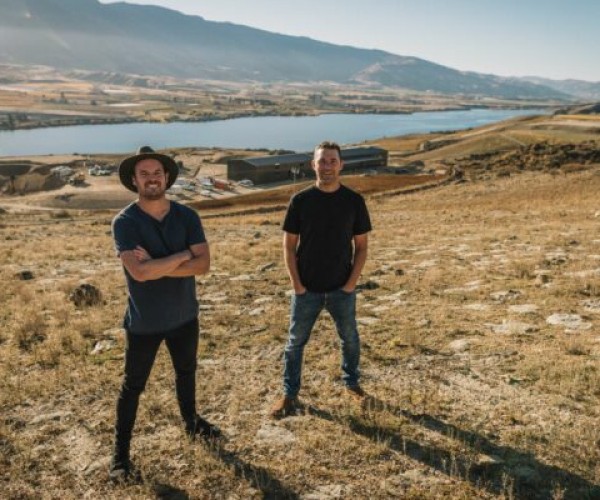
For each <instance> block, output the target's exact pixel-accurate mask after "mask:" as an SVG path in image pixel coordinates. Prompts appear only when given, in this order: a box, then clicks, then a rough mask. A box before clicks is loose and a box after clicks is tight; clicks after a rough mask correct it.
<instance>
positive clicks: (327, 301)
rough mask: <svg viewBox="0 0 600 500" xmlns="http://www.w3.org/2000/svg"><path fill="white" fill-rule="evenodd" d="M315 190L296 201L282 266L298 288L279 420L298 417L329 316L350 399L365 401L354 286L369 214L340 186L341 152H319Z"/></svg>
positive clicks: (324, 146) (329, 145)
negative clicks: (313, 347) (312, 351)
mask: <svg viewBox="0 0 600 500" xmlns="http://www.w3.org/2000/svg"><path fill="white" fill-rule="evenodd" d="M312 167H313V169H314V171H315V173H316V176H317V182H316V184H315V186H313V187H310V188H308V189H306V190H304V191H301V192H300V193H297V194H296V195H294V196H293V197H292V199H291V200H290V204H289V207H288V210H287V214H286V217H285V221H284V223H283V230H284V243H283V246H284V260H285V264H286V267H287V270H288V274H289V276H290V280H291V282H292V286H293V288H294V295H293V297H292V304H291V314H290V328H289V338H288V342H287V344H286V346H285V354H284V376H283V392H284V395H283V397H282V398H280V399H279V400H278V401H277V402H276V403H275V404H274V405H273V407H272V408H271V416H272V417H274V418H281V417H284V416H286V415H289V414H292V413H294V412H295V408H296V405H297V396H298V392H299V391H300V385H301V373H302V356H303V352H304V346H305V345H306V343H307V342H308V340H309V338H310V333H311V331H312V328H313V326H314V324H315V321H316V320H317V317H318V316H319V314H320V313H321V311H322V310H323V309H325V310H327V311H328V312H329V313H330V314H331V317H332V318H333V320H334V322H335V326H336V329H337V332H338V335H339V337H340V340H341V347H342V371H343V381H344V384H345V386H346V391H347V393H348V394H349V395H350V396H352V397H353V398H354V399H356V400H362V398H363V397H364V396H365V394H364V391H363V390H362V388H361V387H360V385H359V376H360V374H359V369H358V365H359V359H360V339H359V336H358V330H357V327H356V292H355V289H356V283H357V282H358V279H359V277H360V274H361V272H362V269H363V267H364V265H365V261H366V259H367V242H368V233H369V231H370V230H371V221H370V219H369V212H368V211H367V207H366V204H365V201H364V199H363V197H362V196H361V195H360V194H358V193H356V192H354V191H352V190H351V189H349V188H347V187H346V186H343V185H342V184H341V183H340V172H341V170H342V168H343V162H342V160H341V156H340V147H339V146H338V145H337V144H336V143H333V142H322V143H321V144H319V145H318V146H317V147H316V148H315V153H314V160H313V161H312Z"/></svg>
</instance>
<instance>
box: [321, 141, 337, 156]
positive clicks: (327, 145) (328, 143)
mask: <svg viewBox="0 0 600 500" xmlns="http://www.w3.org/2000/svg"><path fill="white" fill-rule="evenodd" d="M319 149H335V150H336V151H337V152H338V155H339V157H340V158H341V157H342V149H341V148H340V145H339V144H338V143H337V142H333V141H323V142H322V143H321V144H319V145H318V146H317V147H316V148H315V153H316V152H317V151H318V150H319Z"/></svg>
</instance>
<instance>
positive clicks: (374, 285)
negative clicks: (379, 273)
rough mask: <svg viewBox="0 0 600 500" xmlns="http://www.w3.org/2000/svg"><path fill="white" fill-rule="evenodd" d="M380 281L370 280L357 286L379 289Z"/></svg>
mask: <svg viewBox="0 0 600 500" xmlns="http://www.w3.org/2000/svg"><path fill="white" fill-rule="evenodd" d="M378 288H379V283H377V282H376V281H372V280H368V281H367V282H366V283H361V284H360V285H358V286H357V287H356V289H357V290H377V289H378Z"/></svg>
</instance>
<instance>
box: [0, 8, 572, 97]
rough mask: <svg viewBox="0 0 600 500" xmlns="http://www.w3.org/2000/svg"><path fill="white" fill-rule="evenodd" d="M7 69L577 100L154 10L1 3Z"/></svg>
mask: <svg viewBox="0 0 600 500" xmlns="http://www.w3.org/2000/svg"><path fill="white" fill-rule="evenodd" d="M0 14H1V15H0V63H10V64H25V65H29V64H42V65H49V66H55V67H57V68H60V69H84V70H91V71H110V72H120V73H137V74H142V75H172V76H175V77H184V78H203V79H221V80H228V81H248V80H250V81H260V82H274V81H284V82H315V81H333V82H339V83H357V84H375V85H387V86H393V87H401V88H406V89H412V90H419V91H427V90H431V91H435V92H440V93H451V94H456V93H460V94H468V95H484V96H494V97H502V98H524V99H548V98H550V99H569V98H570V96H569V95H567V94H568V93H566V92H564V91H560V90H557V89H554V88H550V87H548V86H544V85H539V84H536V83H532V82H529V81H523V80H517V79H508V78H501V77H497V76H494V75H483V74H477V73H471V72H461V71H457V70H454V69H451V68H448V67H445V66H441V65H438V64H433V63H431V62H428V61H425V60H422V59H418V58H415V57H404V56H398V55H393V54H390V53H387V52H384V51H380V50H366V49H359V48H354V47H348V46H339V45H334V44H330V43H324V42H319V41H316V40H312V39H309V38H305V37H293V36H286V35H280V34H275V33H270V32H267V31H262V30H259V29H254V28H249V27H246V26H240V25H235V24H230V23H219V22H212V21H206V20H205V19H203V18H201V17H198V16H187V15H184V14H181V13H179V12H176V11H173V10H169V9H165V8H162V7H154V6H141V5H130V4H127V3H116V4H106V5H105V4H101V3H99V2H98V1H97V0H0Z"/></svg>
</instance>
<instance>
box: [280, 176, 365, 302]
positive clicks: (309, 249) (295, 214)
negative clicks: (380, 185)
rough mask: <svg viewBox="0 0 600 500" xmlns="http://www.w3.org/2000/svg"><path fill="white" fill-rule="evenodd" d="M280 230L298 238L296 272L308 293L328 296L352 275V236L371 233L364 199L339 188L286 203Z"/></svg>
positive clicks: (314, 191)
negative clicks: (285, 212) (287, 204)
mask: <svg viewBox="0 0 600 500" xmlns="http://www.w3.org/2000/svg"><path fill="white" fill-rule="evenodd" d="M283 230H284V231H286V232H288V233H292V234H298V235H300V244H299V246H298V251H297V258H298V272H299V274H300V280H301V281H302V284H303V285H304V286H305V287H306V288H307V289H308V290H310V291H311V292H330V291H332V290H337V289H338V288H341V287H342V286H344V285H345V284H346V281H347V280H348V278H349V277H350V273H351V272H352V262H353V245H352V241H353V238H354V236H356V235H360V234H364V233H367V232H369V231H370V230H371V220H370V219H369V212H368V211H367V206H366V204H365V200H364V198H363V197H362V196H361V195H360V194H358V193H356V192H355V191H352V190H351V189H349V188H347V187H345V186H340V188H339V189H338V190H336V191H334V192H333V193H326V192H324V191H321V190H320V189H318V188H317V187H315V186H313V187H311V188H308V189H305V190H304V191H301V192H299V193H297V194H295V195H294V196H293V197H292V199H291V200H290V204H289V206H288V210H287V214H286V216H285V221H284V223H283Z"/></svg>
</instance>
